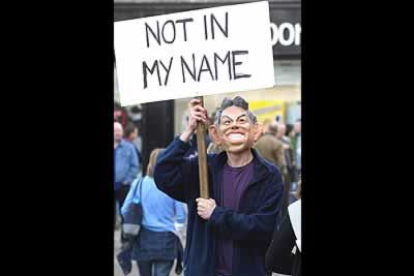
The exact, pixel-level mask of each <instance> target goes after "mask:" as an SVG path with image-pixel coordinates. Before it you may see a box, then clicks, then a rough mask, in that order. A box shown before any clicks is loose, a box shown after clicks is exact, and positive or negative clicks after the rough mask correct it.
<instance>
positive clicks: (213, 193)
mask: <svg viewBox="0 0 414 276" xmlns="http://www.w3.org/2000/svg"><path fill="white" fill-rule="evenodd" d="M207 114H208V113H207V111H206V109H204V108H203V107H202V106H201V105H200V101H199V100H196V99H193V100H191V102H190V119H189V121H188V124H187V126H186V129H185V131H184V132H183V133H182V134H181V135H180V136H179V137H176V138H175V139H174V140H173V141H172V143H171V144H170V145H169V146H168V147H167V149H166V150H165V151H164V152H163V153H162V154H161V155H160V156H159V158H158V161H157V164H156V167H155V171H154V179H155V183H156V184H157V186H158V188H159V189H160V190H162V191H163V192H165V193H166V194H168V195H169V196H171V197H172V198H174V199H176V200H179V201H182V202H185V203H187V207H188V223H187V240H186V249H185V252H184V268H183V269H184V276H212V275H214V276H252V275H254V276H264V275H265V264H264V260H265V253H266V249H267V247H268V246H269V244H270V241H271V238H272V233H273V231H274V229H275V226H276V224H277V217H278V216H279V212H280V209H281V203H282V200H283V182H282V176H281V172H280V171H279V169H278V168H277V167H276V166H275V165H273V164H270V163H268V162H267V161H265V160H264V159H263V158H262V157H261V156H260V155H259V154H258V153H257V152H256V151H255V150H254V149H252V146H253V144H254V142H255V141H256V140H257V139H258V138H259V137H260V136H261V134H262V131H261V128H260V126H259V124H258V122H257V118H256V117H255V115H254V114H253V113H252V112H251V111H249V109H248V103H247V102H246V101H245V100H244V99H243V98H241V97H235V98H234V99H228V98H225V99H224V100H223V102H222V104H221V108H220V109H219V110H218V112H217V113H216V116H215V120H214V123H213V124H212V125H211V126H210V127H209V131H210V136H211V139H212V141H213V142H214V143H215V144H216V145H219V146H221V147H222V148H223V149H224V151H223V152H221V153H219V154H208V155H207V167H208V183H209V199H203V198H200V188H199V169H198V157H197V156H191V157H186V153H187V151H188V150H190V145H189V143H188V141H189V139H190V137H191V135H192V134H193V133H194V131H195V129H196V127H197V123H198V122H203V123H205V122H207Z"/></svg>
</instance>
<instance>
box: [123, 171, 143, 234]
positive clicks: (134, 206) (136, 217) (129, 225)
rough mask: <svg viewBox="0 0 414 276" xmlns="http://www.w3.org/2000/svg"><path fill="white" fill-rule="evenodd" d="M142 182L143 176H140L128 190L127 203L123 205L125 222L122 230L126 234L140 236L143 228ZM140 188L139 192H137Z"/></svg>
mask: <svg viewBox="0 0 414 276" xmlns="http://www.w3.org/2000/svg"><path fill="white" fill-rule="evenodd" d="M142 183H143V177H142V176H140V177H139V178H138V179H137V181H136V182H135V185H133V186H132V187H131V189H130V191H129V192H128V195H127V198H126V199H125V203H124V205H123V206H122V217H123V224H122V230H123V233H124V235H125V236H129V237H136V236H138V233H139V230H140V228H141V223H142V217H143V209H142V200H141V194H142ZM137 190H138V192H139V193H138V194H137Z"/></svg>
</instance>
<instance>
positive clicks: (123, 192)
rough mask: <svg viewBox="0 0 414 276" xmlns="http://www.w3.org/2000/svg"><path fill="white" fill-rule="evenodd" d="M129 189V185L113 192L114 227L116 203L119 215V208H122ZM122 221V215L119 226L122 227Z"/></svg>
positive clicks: (122, 239)
mask: <svg viewBox="0 0 414 276" xmlns="http://www.w3.org/2000/svg"><path fill="white" fill-rule="evenodd" d="M129 187H130V185H122V186H121V188H119V189H118V190H116V191H114V211H115V213H114V226H115V224H116V213H117V210H116V202H118V208H119V213H121V208H122V205H123V204H124V201H125V198H126V197H127V195H128V192H129ZM123 221H124V219H123V218H122V215H121V225H122V222H123ZM121 241H124V238H123V233H122V227H121Z"/></svg>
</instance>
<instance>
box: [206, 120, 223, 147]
mask: <svg viewBox="0 0 414 276" xmlns="http://www.w3.org/2000/svg"><path fill="white" fill-rule="evenodd" d="M208 130H209V134H210V139H211V140H212V141H213V143H214V144H216V145H217V146H220V145H221V139H220V138H219V135H218V133H217V127H216V125H214V124H212V125H210V126H209V128H208Z"/></svg>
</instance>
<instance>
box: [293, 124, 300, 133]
mask: <svg viewBox="0 0 414 276" xmlns="http://www.w3.org/2000/svg"><path fill="white" fill-rule="evenodd" d="M294 129H295V132H296V133H300V132H301V123H299V122H296V123H295V126H294Z"/></svg>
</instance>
